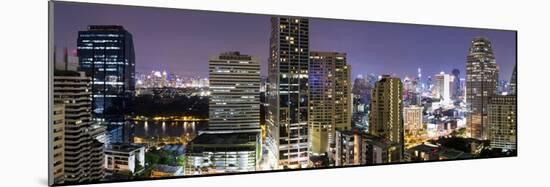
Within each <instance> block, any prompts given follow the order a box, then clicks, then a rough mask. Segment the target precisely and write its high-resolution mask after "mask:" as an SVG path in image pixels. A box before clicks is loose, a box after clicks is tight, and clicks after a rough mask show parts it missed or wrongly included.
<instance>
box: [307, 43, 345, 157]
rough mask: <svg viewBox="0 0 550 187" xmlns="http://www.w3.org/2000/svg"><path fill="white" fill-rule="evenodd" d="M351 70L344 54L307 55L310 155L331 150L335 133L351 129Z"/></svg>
mask: <svg viewBox="0 0 550 187" xmlns="http://www.w3.org/2000/svg"><path fill="white" fill-rule="evenodd" d="M350 74H351V67H350V66H349V65H348V64H347V63H346V54H345V53H336V52H313V51H312V52H310V61H309V109H310V110H309V113H308V114H309V117H308V119H309V121H308V124H309V126H308V129H309V142H310V154H313V155H321V154H324V153H326V152H327V150H328V148H329V146H330V145H332V147H334V143H335V142H334V136H335V130H336V129H338V130H350V129H351V114H352V111H351V110H352V108H351V106H352V103H351V102H352V100H351V81H350Z"/></svg>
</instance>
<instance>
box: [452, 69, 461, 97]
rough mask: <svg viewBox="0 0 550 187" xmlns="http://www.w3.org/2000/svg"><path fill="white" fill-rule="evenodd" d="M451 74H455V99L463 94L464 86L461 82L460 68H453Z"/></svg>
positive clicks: (453, 86)
mask: <svg viewBox="0 0 550 187" xmlns="http://www.w3.org/2000/svg"><path fill="white" fill-rule="evenodd" d="M451 74H452V76H453V78H452V79H453V81H452V85H451V88H452V89H451V90H452V93H451V94H452V98H453V99H458V98H459V97H461V96H462V87H461V84H460V70H458V69H453V71H452V72H451Z"/></svg>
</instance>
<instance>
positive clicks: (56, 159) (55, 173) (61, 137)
mask: <svg viewBox="0 0 550 187" xmlns="http://www.w3.org/2000/svg"><path fill="white" fill-rule="evenodd" d="M51 127H52V128H51V131H50V134H49V138H50V141H51V142H50V143H49V144H48V145H49V146H51V148H50V151H48V152H49V154H50V155H49V157H50V159H49V160H51V162H50V166H49V170H50V172H49V175H50V176H49V177H48V179H49V180H50V184H62V183H63V181H64V174H65V173H64V172H63V170H64V166H65V165H64V163H65V158H64V155H65V105H64V104H63V103H62V102H55V103H54V104H53V115H52V126H51Z"/></svg>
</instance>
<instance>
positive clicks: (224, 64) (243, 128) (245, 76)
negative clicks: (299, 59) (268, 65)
mask: <svg viewBox="0 0 550 187" xmlns="http://www.w3.org/2000/svg"><path fill="white" fill-rule="evenodd" d="M209 69H210V75H209V76H210V77H209V78H210V91H211V96H210V102H209V111H210V112H209V122H208V131H210V132H216V133H232V132H260V62H259V60H258V59H257V58H256V57H252V56H248V55H242V54H240V53H239V52H227V53H222V54H220V55H216V56H213V57H211V58H210V60H209Z"/></svg>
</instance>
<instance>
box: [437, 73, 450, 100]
mask: <svg viewBox="0 0 550 187" xmlns="http://www.w3.org/2000/svg"><path fill="white" fill-rule="evenodd" d="M451 82H452V81H451V75H449V74H445V73H444V72H441V73H439V74H438V75H435V96H436V97H438V98H440V99H441V102H443V103H448V102H450V101H451Z"/></svg>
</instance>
